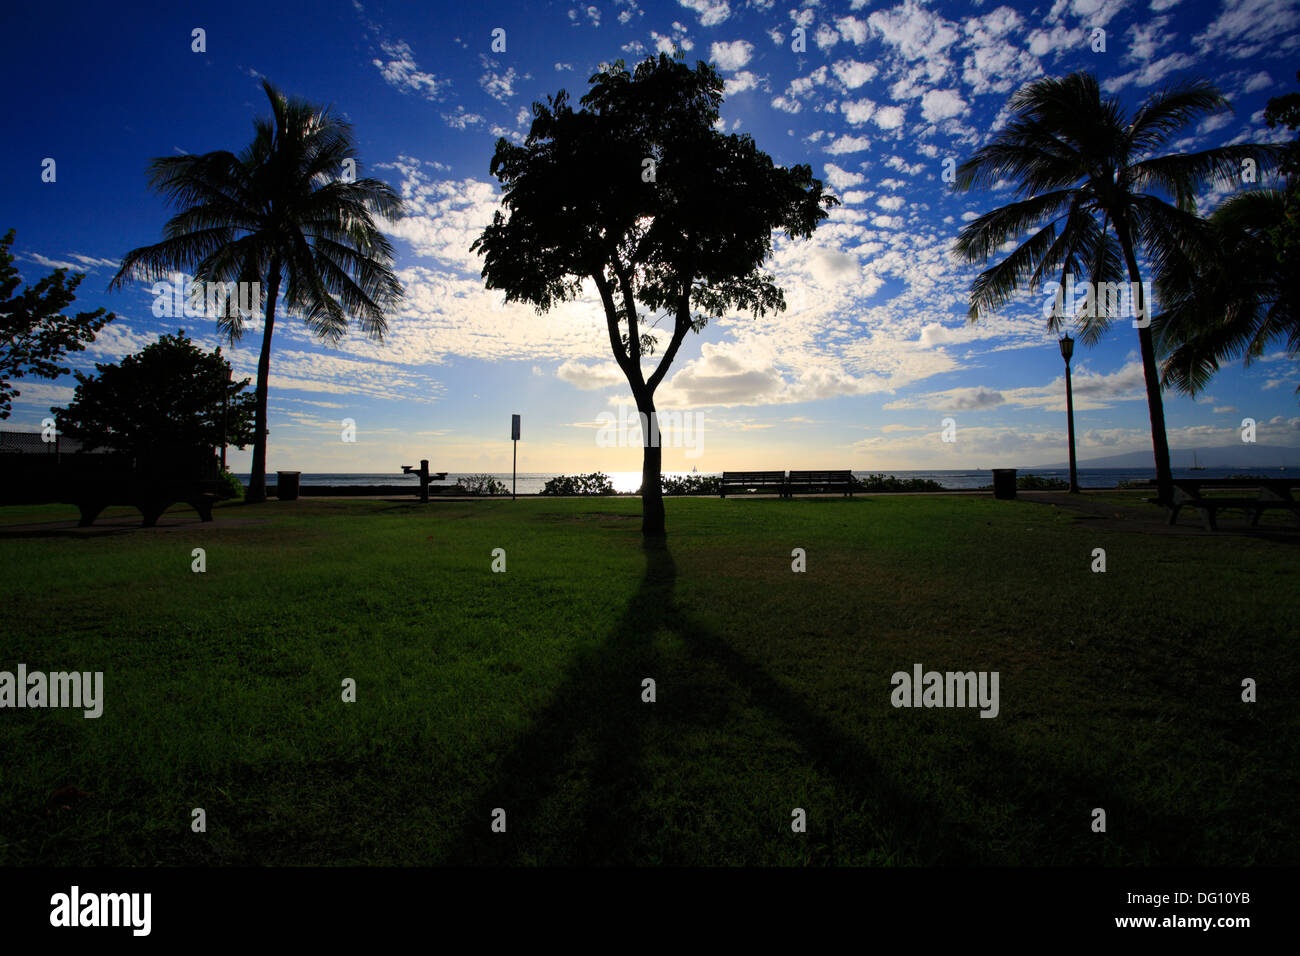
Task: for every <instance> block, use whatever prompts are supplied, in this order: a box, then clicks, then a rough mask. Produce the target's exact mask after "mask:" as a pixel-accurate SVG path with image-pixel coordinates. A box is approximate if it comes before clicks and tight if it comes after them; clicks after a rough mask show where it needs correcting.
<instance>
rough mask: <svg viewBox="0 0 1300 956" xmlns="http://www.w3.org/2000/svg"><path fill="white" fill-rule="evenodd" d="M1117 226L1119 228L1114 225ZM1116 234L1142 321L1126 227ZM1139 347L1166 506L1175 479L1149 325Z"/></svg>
mask: <svg viewBox="0 0 1300 956" xmlns="http://www.w3.org/2000/svg"><path fill="white" fill-rule="evenodd" d="M1117 225H1118V224H1117ZM1116 231H1117V232H1118V233H1119V242H1120V247H1121V248H1122V249H1123V250H1124V261H1125V262H1127V263H1128V278H1129V282H1130V283H1131V284H1132V287H1133V289H1134V290H1136V302H1137V305H1136V307H1135V309H1134V311H1135V312H1137V311H1138V310H1142V312H1141V314H1142V317H1143V319H1144V320H1149V319H1150V316H1149V315H1147V314H1146V311H1147V310H1148V309H1149V306H1148V305H1147V303H1146V302H1144V301H1143V298H1144V297H1143V294H1142V275H1141V273H1139V272H1138V265H1137V257H1136V256H1135V255H1134V254H1133V243H1132V241H1131V239H1130V237H1129V232H1128V226H1127V225H1126V224H1125V225H1122V226H1119V228H1118V229H1117V230H1116ZM1138 343H1139V344H1140V345H1141V348H1142V375H1143V377H1144V378H1145V379H1146V386H1147V412H1148V413H1149V414H1150V416H1151V447H1152V449H1153V451H1154V452H1155V459H1156V494H1157V497H1158V499H1159V501H1160V503H1161V504H1168V503H1169V502H1170V501H1171V500H1172V499H1173V492H1174V486H1173V481H1174V475H1173V472H1172V471H1171V470H1170V468H1169V439H1168V438H1167V437H1166V435H1165V405H1164V401H1163V400H1162V399H1161V397H1160V369H1159V368H1158V367H1157V366H1156V349H1155V344H1154V343H1153V341H1152V338H1151V324H1150V322H1149V321H1147V322H1146V324H1144V325H1143V326H1141V327H1140V328H1139V329H1138Z"/></svg>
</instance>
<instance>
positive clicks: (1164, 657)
mask: <svg viewBox="0 0 1300 956" xmlns="http://www.w3.org/2000/svg"><path fill="white" fill-rule="evenodd" d="M1101 500H1105V499H1104V496H1103V498H1102V499H1101ZM1115 500H1116V505H1115V507H1116V509H1118V510H1120V511H1121V512H1122V513H1125V514H1128V513H1130V512H1136V511H1137V510H1140V509H1141V508H1145V507H1149V506H1145V505H1132V504H1121V503H1119V502H1120V497H1119V496H1116V499H1115ZM1124 500H1126V501H1128V502H1130V503H1131V502H1132V499H1131V498H1127V499H1124ZM1125 508H1127V509H1129V510H1128V511H1123V509H1125ZM639 510H640V503H639V501H637V500H636V499H603V500H602V499H594V500H593V499H588V500H578V499H569V500H547V499H532V500H520V501H518V502H514V503H512V502H509V501H484V502H464V503H462V502H437V503H433V504H430V505H427V506H423V507H422V506H420V505H418V504H394V503H388V502H381V501H315V502H309V501H299V502H294V503H280V502H269V503H267V504H264V505H259V506H231V507H224V508H221V509H218V512H217V520H216V521H215V522H214V523H213V524H211V525H206V526H200V525H198V524H194V523H186V524H182V525H176V526H173V527H160V528H157V529H152V530H141V529H137V528H130V529H128V528H112V527H106V528H105V529H104V531H103V533H96V534H85V533H82V532H77V531H75V530H71V531H59V532H48V533H36V532H33V531H31V530H22V529H19V530H15V529H17V528H18V526H19V524H20V523H23V522H35V521H54V520H58V519H63V518H69V517H75V511H74V510H70V509H67V508H59V507H55V506H47V507H36V508H6V509H0V561H2V562H3V566H4V568H5V573H4V580H3V586H2V590H0V595H2V596H3V606H4V608H5V610H4V620H3V631H4V636H3V641H2V642H0V670H13V669H14V668H15V667H16V665H17V664H18V663H25V664H26V665H27V667H28V668H29V670H45V671H56V670H74V669H75V670H78V671H103V672H104V681H105V703H104V713H103V716H102V717H100V718H99V719H97V720H94V719H91V720H88V719H84V718H83V717H82V716H81V713H80V711H67V710H29V709H24V710H3V711H0V754H3V756H2V757H0V865H28V864H53V865H59V864H137V865H157V864H258V863H267V864H270V863H275V864H408V863H409V864H426V863H462V862H463V863H489V862H492V863H496V862H500V863H504V862H512V863H547V864H550V863H641V864H655V863H673V864H787V865H802V864H848V863H852V864H873V865H880V864H897V865H909V864H935V863H989V864H1065V863H1075V864H1126V865H1133V864H1175V863H1176V864H1250V863H1281V862H1287V863H1295V862H1298V861H1300V852H1298V842H1300V836H1298V835H1300V810H1298V809H1297V806H1298V804H1300V801H1297V799H1296V793H1297V792H1298V791H1300V744H1298V741H1300V734H1297V729H1298V726H1297V725H1298V724H1300V707H1298V706H1297V704H1298V703H1300V699H1298V691H1297V688H1300V652H1298V651H1297V644H1296V621H1297V620H1300V562H1298V561H1297V556H1298V555H1300V552H1298V551H1297V544H1296V542H1295V541H1284V540H1271V539H1269V538H1266V537H1247V536H1241V535H1232V534H1222V535H1214V536H1211V535H1198V534H1188V535H1182V536H1179V535H1172V536H1166V535H1159V534H1147V533H1135V532H1134V531H1132V530H1124V529H1123V527H1122V522H1121V523H1116V522H1112V523H1110V524H1108V525H1107V527H1106V528H1104V529H1103V528H1101V527H1098V526H1097V524H1096V523H1090V522H1088V521H1081V520H1076V519H1075V518H1073V517H1071V516H1070V515H1069V514H1067V513H1066V512H1064V511H1063V510H1060V509H1056V508H1053V507H1051V506H1048V505H1044V504H1037V503H1032V502H1029V501H1025V500H1023V499H1022V500H1020V501H1013V502H1001V501H995V500H992V499H991V498H986V497H971V496H967V497H956V496H953V497H946V496H937V497H932V496H902V497H887V496H875V497H858V498H855V499H852V500H846V499H815V498H814V499H802V500H794V501H780V500H775V499H757V500H731V499H729V500H726V501H719V500H708V499H682V500H671V501H669V502H668V521H669V530H670V535H671V537H670V539H669V542H668V546H667V548H666V549H664V550H660V549H649V550H647V549H646V548H644V547H643V545H642V540H641V536H640V533H639V524H640V522H639ZM175 515H176V516H177V517H180V516H188V513H187V512H184V511H177V512H176V513H175ZM108 516H109V517H111V513H110V514H109V515H108ZM169 517H170V516H169ZM164 520H166V519H164ZM195 547H202V548H204V549H205V551H206V562H207V570H206V573H203V574H197V573H194V572H192V571H191V562H192V560H193V558H192V557H191V550H192V549H193V548H195ZM494 548H504V549H505V551H506V561H507V570H506V572H505V573H493V572H492V571H491V569H490V566H491V563H492V554H491V552H492V551H493V549H494ZM794 548H803V549H805V550H806V553H807V571H806V573H802V574H796V573H793V572H792V570H791V560H792V559H791V551H792V549H794ZM1095 548H1104V549H1105V551H1106V562H1107V569H1106V572H1105V573H1094V572H1093V571H1092V570H1091V569H1090V568H1091V564H1092V562H1093V557H1092V552H1093V549H1095ZM916 663H921V664H923V665H924V666H925V668H926V669H927V670H929V669H935V670H940V671H946V670H961V671H966V670H976V671H981V670H989V671H998V672H999V674H1000V713H999V715H998V716H997V718H996V719H981V718H980V717H979V714H978V711H977V710H975V709H938V708H936V709H910V708H906V709H904V708H900V709H895V708H894V707H893V706H891V704H890V691H891V689H892V688H891V683H890V678H891V675H892V674H893V673H894V672H895V671H908V672H910V671H911V669H912V666H913V664H916ZM646 677H650V678H653V679H654V680H655V682H656V690H657V701H656V702H654V703H644V702H642V699H641V693H642V680H643V678H646ZM1245 677H1251V678H1254V679H1256V680H1257V681H1258V682H1259V689H1258V694H1259V700H1258V702H1257V703H1254V704H1248V703H1243V702H1242V700H1241V682H1242V679H1243V678H1245ZM344 678H353V679H355V681H356V683H357V701H356V703H344V702H343V700H342V699H341V694H342V689H341V684H342V681H343V679H344ZM69 785H72V786H76V787H78V788H80V789H81V790H84V791H87V792H88V793H89V796H87V797H85V798H84V799H81V800H79V801H77V802H75V803H72V804H70V805H69V808H68V809H63V808H62V807H50V806H47V798H48V797H49V795H50V793H51V792H52V791H54V790H56V789H58V788H61V787H65V786H69ZM195 807H201V808H203V809H204V810H205V811H206V815H207V832H206V833H194V832H192V831H191V825H190V824H191V810H192V809H193V808H195ZM497 807H500V808H504V809H505V810H506V815H507V816H506V819H507V831H506V832H505V833H504V834H497V833H493V832H491V830H490V821H491V814H492V811H493V809H494V808H497ZM796 807H798V808H803V809H804V810H805V811H806V812H807V820H808V829H807V832H806V833H803V834H799V833H794V832H792V829H791V811H792V810H793V809H794V808H796ZM1097 807H1100V808H1103V809H1105V811H1106V814H1107V830H1106V832H1105V833H1094V832H1093V831H1092V828H1091V824H1092V810H1093V808H1097Z"/></svg>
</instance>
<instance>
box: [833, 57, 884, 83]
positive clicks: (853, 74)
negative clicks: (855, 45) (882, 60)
mask: <svg viewBox="0 0 1300 956" xmlns="http://www.w3.org/2000/svg"><path fill="white" fill-rule="evenodd" d="M831 72H833V73H834V74H835V78H836V79H837V80H839V81H840V82H841V83H843V84H844V85H845V87H847V88H848V89H850V90H856V89H857V88H858V87H859V86H861V85H862V84H863V83H869V82H871V81H872V80H874V79H875V78H876V74H877V73H878V72H879V68H878V67H877V66H876V65H875V64H874V63H859V62H858V61H857V60H837V61H836V62H835V63H834V64H832V65H831Z"/></svg>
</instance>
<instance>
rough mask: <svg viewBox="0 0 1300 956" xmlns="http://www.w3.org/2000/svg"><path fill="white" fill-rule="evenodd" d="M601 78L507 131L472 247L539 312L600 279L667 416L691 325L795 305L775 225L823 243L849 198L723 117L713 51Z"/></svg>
mask: <svg viewBox="0 0 1300 956" xmlns="http://www.w3.org/2000/svg"><path fill="white" fill-rule="evenodd" d="M589 83H590V89H589V91H588V92H587V93H586V95H584V96H583V97H582V99H581V100H580V101H579V108H578V109H574V108H573V106H572V105H571V103H570V101H569V98H568V94H567V93H566V92H565V91H563V90H561V91H560V92H559V93H557V94H556V95H554V96H550V97H548V98H547V101H546V102H545V103H534V104H533V122H532V126H531V128H530V130H529V133H528V137H527V139H526V140H525V141H524V144H523V145H515V144H512V143H510V142H508V141H507V140H505V139H504V138H502V139H499V140H498V141H497V145H496V152H495V153H494V155H493V157H492V164H491V172H492V175H494V176H495V177H497V179H498V180H499V181H500V182H501V185H502V189H503V195H502V199H501V204H502V206H503V207H504V210H503V211H498V212H497V213H496V214H495V215H494V216H493V220H492V222H491V224H489V225H488V227H487V228H486V229H485V230H484V231H483V234H482V235H481V236H479V238H478V239H477V240H476V241H475V242H474V244H473V246H472V247H471V248H472V249H474V250H475V251H478V252H481V253H482V255H483V277H484V280H485V283H486V285H487V287H488V288H489V289H499V290H502V291H503V292H504V293H505V298H506V300H507V301H514V302H526V303H529V304H531V305H533V306H534V307H535V308H536V309H537V310H538V311H539V312H545V311H547V310H549V309H550V308H552V307H554V306H555V305H557V304H558V303H560V302H563V301H567V300H571V299H574V298H576V297H577V296H578V295H579V293H580V291H581V289H582V286H583V283H584V282H585V281H587V280H590V281H591V282H592V284H593V285H594V286H595V289H596V291H597V293H598V295H599V297H600V300H601V304H602V306H603V308H604V311H605V320H606V325H607V328H608V332H609V341H610V348H611V350H612V352H613V354H614V359H615V361H616V362H617V363H618V366H619V368H620V369H621V370H622V371H623V373H624V376H625V377H626V378H627V380H628V383H629V385H630V386H631V389H632V393H633V397H634V398H635V399H636V403H637V408H638V410H639V411H640V412H642V413H643V414H645V415H653V414H654V412H655V407H654V393H655V389H656V388H657V387H658V386H659V384H660V383H661V382H662V381H663V379H664V376H665V375H666V374H667V372H668V369H669V368H670V366H671V365H672V362H673V359H674V358H675V356H676V355H677V351H678V349H679V347H680V346H681V344H682V341H683V339H684V338H685V336H686V333H688V332H690V331H697V332H698V331H700V330H701V329H702V328H704V326H705V325H706V323H707V322H708V321H709V319H710V318H716V317H719V316H722V315H726V314H728V313H729V312H749V313H751V314H752V315H753V316H754V317H755V318H761V317H763V316H765V315H767V314H768V313H769V312H775V311H780V310H782V309H784V307H785V299H784V296H783V295H782V292H781V289H780V288H779V287H778V286H777V285H776V284H775V282H774V281H773V277H772V276H771V275H770V274H768V273H766V272H764V271H763V268H762V267H763V263H764V261H765V260H766V259H767V257H768V256H769V255H770V254H771V252H772V245H773V233H774V232H775V231H778V230H779V231H783V232H784V233H785V234H786V235H787V236H789V237H790V238H791V239H798V238H805V239H806V238H808V237H809V236H811V235H812V233H813V230H815V229H816V228H817V226H818V224H819V223H820V222H821V221H822V220H823V219H825V218H826V216H827V214H828V213H827V211H828V209H829V208H830V207H831V206H833V205H836V204H837V200H836V199H835V198H834V197H833V196H831V195H829V194H827V193H825V192H824V190H823V186H822V183H821V182H820V181H819V180H818V179H816V178H814V177H813V175H812V170H811V168H810V167H809V166H807V165H796V166H791V167H783V166H778V165H777V164H776V163H774V162H773V161H772V158H771V157H770V156H768V155H767V154H766V153H764V152H762V151H761V150H759V149H758V147H757V145H756V144H755V143H754V140H753V138H752V137H750V136H749V135H747V134H744V135H736V134H730V135H728V134H724V133H723V132H721V131H720V130H719V129H718V128H717V127H716V125H715V124H716V123H717V121H718V114H719V107H720V105H721V103H722V99H723V97H722V90H723V83H722V79H721V77H720V76H719V75H718V73H717V71H716V70H714V69H713V68H712V67H711V66H709V64H707V63H705V62H703V61H701V62H699V63H697V64H696V66H695V67H694V68H693V69H692V68H691V67H689V66H687V65H686V64H685V63H684V62H681V61H679V60H675V59H673V58H672V57H669V56H668V55H666V54H660V55H659V56H658V57H655V58H650V59H647V60H645V61H643V62H641V63H640V64H638V65H637V66H636V68H635V70H631V71H629V70H628V69H627V68H626V67H625V66H624V64H623V63H622V61H619V62H616V63H614V64H613V65H611V66H608V67H605V68H603V69H601V70H600V71H599V72H597V73H596V74H595V75H594V76H592V77H591V79H590V81H589ZM642 308H644V309H645V310H646V311H645V312H643V311H642ZM653 313H661V314H660V315H658V316H657V317H655V318H652V317H651V315H652V314H653ZM665 319H667V320H669V321H670V323H671V325H670V328H671V333H670V334H669V336H668V341H667V345H666V347H664V349H663V354H662V356H661V357H660V358H659V360H658V361H657V363H654V364H653V366H652V368H651V370H650V371H649V374H646V370H645V369H643V368H642V364H641V362H642V358H643V356H646V355H649V354H651V353H652V352H653V351H655V349H656V341H657V339H656V337H655V336H654V335H653V334H651V332H650V329H651V328H652V327H653V326H655V325H657V324H658V323H659V322H660V321H663V320H665ZM644 437H645V440H646V442H647V444H646V447H645V467H644V474H643V479H644V480H643V483H642V484H643V492H644V495H643V502H644V508H645V515H644V523H643V530H645V532H646V533H647V534H662V533H663V513H662V497H661V495H660V490H661V489H660V471H659V464H660V461H661V455H660V449H659V448H658V447H657V446H655V447H651V445H650V440H651V438H650V436H649V435H646V436H644Z"/></svg>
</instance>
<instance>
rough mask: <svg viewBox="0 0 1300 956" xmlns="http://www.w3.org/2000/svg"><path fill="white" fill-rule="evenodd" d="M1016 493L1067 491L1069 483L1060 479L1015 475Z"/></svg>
mask: <svg viewBox="0 0 1300 956" xmlns="http://www.w3.org/2000/svg"><path fill="white" fill-rule="evenodd" d="M1016 490H1017V491H1069V490H1070V483H1069V482H1068V481H1065V480H1064V479H1061V478H1040V477H1039V476H1038V475H1016Z"/></svg>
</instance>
